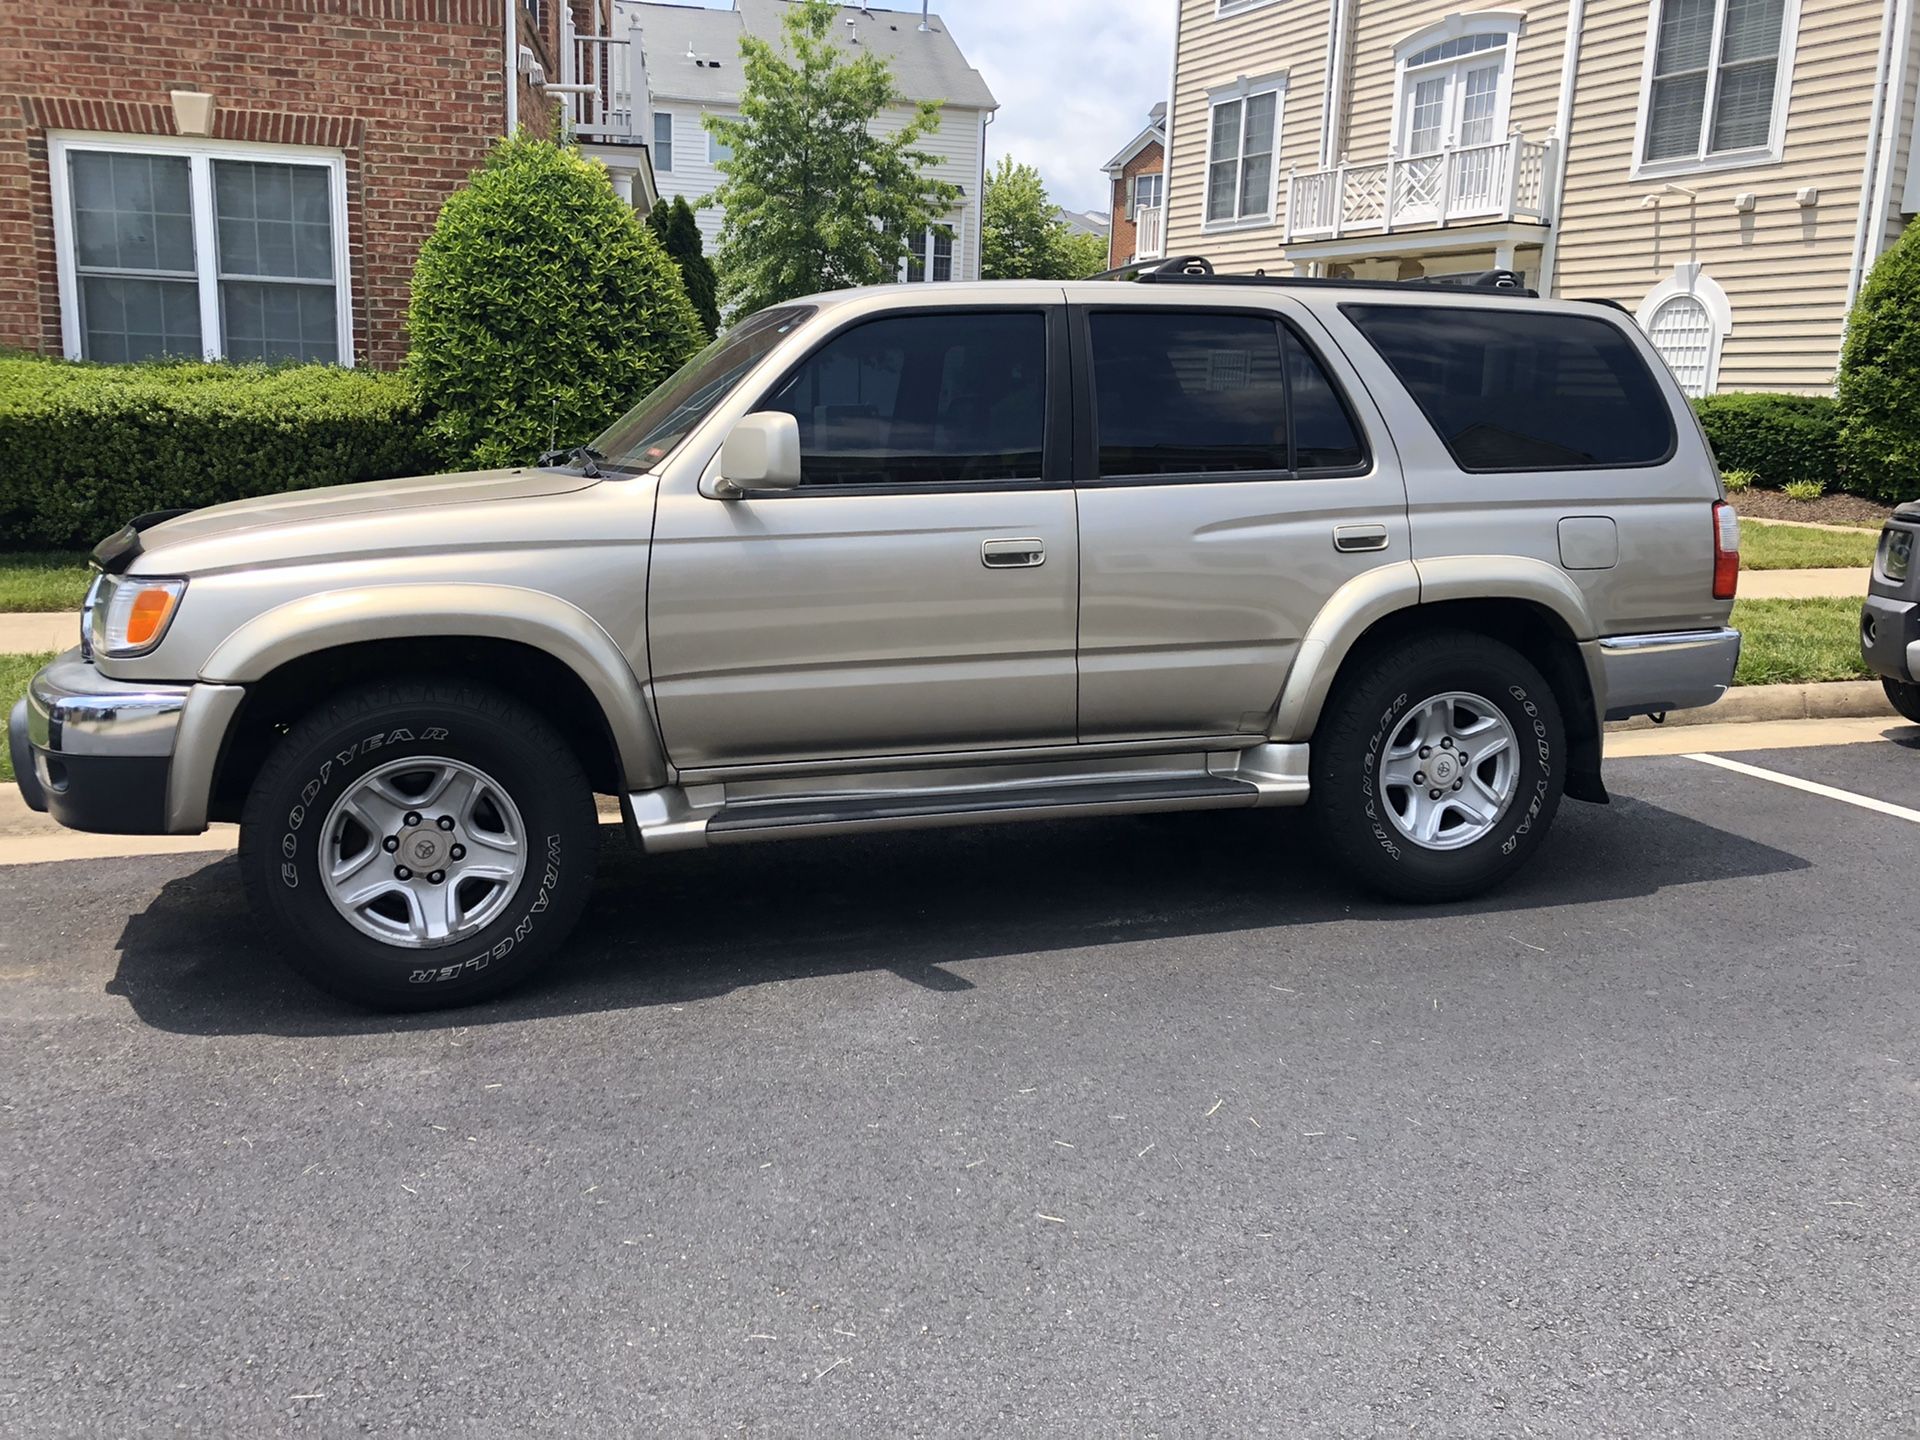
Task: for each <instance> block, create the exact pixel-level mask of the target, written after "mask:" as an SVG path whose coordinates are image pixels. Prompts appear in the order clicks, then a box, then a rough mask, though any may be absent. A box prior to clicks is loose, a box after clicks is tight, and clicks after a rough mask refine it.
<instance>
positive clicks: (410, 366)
mask: <svg viewBox="0 0 1920 1440" xmlns="http://www.w3.org/2000/svg"><path fill="white" fill-rule="evenodd" d="M407 325H408V329H409V332H410V335H411V340H412V350H411V352H410V353H409V354H408V356H407V372H408V375H409V377H410V379H411V380H412V383H413V387H414V391H415V393H416V394H417V395H418V396H419V397H420V400H421V403H422V405H423V407H424V408H425V409H426V410H427V411H428V412H429V413H431V414H432V416H433V420H432V422H431V429H432V433H433V435H434V437H435V438H436V439H437V440H438V441H439V442H440V443H441V444H442V445H443V446H445V447H446V450H447V453H448V454H449V455H450V456H452V457H453V459H454V463H455V464H460V465H469V466H475V467H482V466H489V465H514V464H520V463H524V462H526V461H529V460H532V459H533V458H534V457H535V456H536V455H538V454H539V453H540V452H541V451H542V450H545V449H547V448H548V447H549V445H550V444H553V443H557V444H559V445H562V446H571V445H577V444H580V443H582V442H584V441H586V440H590V439H592V438H593V437H594V436H595V435H596V434H598V433H599V432H600V430H601V429H602V428H603V427H604V426H605V425H606V424H607V423H608V422H609V421H611V420H612V419H614V418H615V417H616V416H617V415H619V414H620V413H621V412H622V411H624V410H625V409H626V408H627V407H628V406H630V405H632V404H633V402H634V401H635V400H637V399H638V398H639V397H640V396H642V395H644V394H646V392H647V391H649V390H651V389H652V388H653V387H654V386H655V385H658V384H659V383H660V382H661V381H662V380H664V379H666V378H667V376H669V375H671V374H672V373H673V372H674V371H675V370H677V369H678V368H679V367H680V363H681V362H682V361H683V360H685V359H686V358H687V356H689V355H691V354H692V353H693V352H694V351H695V350H697V349H699V348H700V344H701V336H700V320H699V317H698V316H696V315H695V314H694V311H693V305H692V304H691V303H690V302H689V301H688V299H687V291H686V287H685V286H684V285H682V284H681V282H680V274H679V271H677V270H676V269H675V268H674V265H673V262H672V261H671V260H669V259H668V258H667V252H666V251H665V250H664V249H663V248H662V247H661V245H660V242H659V240H657V239H656V238H655V237H654V234H653V232H652V231H651V230H649V229H648V228H647V227H646V226H645V225H644V224H643V223H641V220H640V217H639V216H638V215H636V214H634V212H633V207H632V206H631V205H629V204H628V203H627V202H626V201H624V200H622V199H621V198H620V197H619V196H618V195H617V194H615V193H614V189H613V182H612V181H611V180H609V179H608V178H607V171H606V167H605V166H603V165H600V164H597V163H595V162H594V161H591V160H586V159H583V158H582V157H581V156H580V153H579V152H578V151H576V150H572V149H569V148H566V147H564V146H560V145H556V144H554V143H552V142H551V141H548V140H536V139H533V138H531V137H529V136H527V135H525V134H524V133H523V134H520V135H516V136H515V137H513V138H512V139H510V140H502V141H500V142H499V143H498V144H496V145H495V146H494V147H493V151H492V153H491V154H490V155H488V157H487V162H486V164H485V166H483V167H482V168H481V169H480V170H478V171H476V172H475V173H474V175H473V177H472V179H471V180H469V181H468V183H467V185H466V186H465V188H463V189H460V190H457V191H455V192H454V193H453V195H452V196H451V197H449V198H448V200H447V203H446V204H445V205H444V206H442V207H441V210H440V218H439V219H438V220H437V221H435V222H434V227H433V233H432V234H431V235H429V236H428V237H427V241H426V244H425V245H423V246H422V247H421V249H420V259H419V261H418V263H417V264H416V265H415V267H414V271H413V300H412V305H411V307H410V308H409V309H408V312H407Z"/></svg>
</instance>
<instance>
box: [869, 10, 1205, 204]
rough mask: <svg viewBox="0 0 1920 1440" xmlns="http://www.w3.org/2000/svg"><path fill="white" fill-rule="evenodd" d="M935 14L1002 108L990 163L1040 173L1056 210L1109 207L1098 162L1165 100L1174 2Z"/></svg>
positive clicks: (991, 132)
mask: <svg viewBox="0 0 1920 1440" xmlns="http://www.w3.org/2000/svg"><path fill="white" fill-rule="evenodd" d="M892 3H894V4H895V5H896V6H899V7H900V8H908V6H909V5H910V4H911V0H907V4H906V5H902V3H901V0H892ZM934 9H935V10H936V11H938V12H939V13H940V14H941V15H942V17H943V18H944V19H945V20H946V22H947V25H948V27H949V28H950V30H951V32H952V34H953V38H954V40H955V41H956V42H957V43H958V44H959V46H960V50H961V53H963V54H964V55H965V56H966V57H967V60H968V62H969V63H970V64H972V65H973V67H974V68H975V69H977V70H978V71H979V72H980V73H981V74H982V75H984V76H985V77H986V80H987V86H988V88H990V89H991V90H992V91H993V94H994V98H995V99H997V100H998V101H999V102H1000V110H999V113H998V114H997V115H995V116H994V120H993V124H992V125H991V126H990V127H989V128H988V130H987V159H988V163H989V164H990V165H991V164H993V163H994V162H996V161H997V160H998V159H999V158H1000V156H1002V155H1012V156H1013V158H1014V159H1015V160H1020V161H1025V162H1026V163H1027V164H1029V165H1033V166H1035V167H1037V168H1038V169H1039V171H1040V174H1041V177H1042V178H1043V179H1044V180H1045V181H1046V182H1047V189H1048V191H1049V193H1051V194H1052V196H1053V198H1054V201H1055V202H1056V203H1057V204H1061V205H1065V206H1066V207H1067V208H1069V209H1072V210H1105V209H1106V208H1107V204H1108V195H1109V191H1108V188H1107V177H1106V176H1105V174H1103V173H1102V172H1101V169H1100V166H1101V165H1102V164H1103V163H1104V162H1105V161H1106V159H1107V158H1108V157H1109V156H1111V155H1112V154H1113V152H1114V151H1116V150H1118V149H1119V148H1120V147H1121V146H1122V145H1124V144H1126V143H1127V141H1129V140H1131V139H1132V138H1133V137H1134V136H1135V135H1137V134H1138V133H1139V131H1140V127H1141V126H1143V125H1145V124H1146V123H1147V111H1148V110H1149V109H1151V108H1152V107H1153V106H1154V105H1155V104H1156V103H1157V102H1159V101H1161V100H1164V99H1165V98H1166V92H1167V70H1168V65H1169V63H1170V61H1171V59H1172V55H1173V3H1172V0H946V3H945V4H939V3H937V0H936V4H935V6H934Z"/></svg>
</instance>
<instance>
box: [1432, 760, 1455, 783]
mask: <svg viewBox="0 0 1920 1440" xmlns="http://www.w3.org/2000/svg"><path fill="white" fill-rule="evenodd" d="M1431 768H1432V770H1433V778H1434V780H1435V781H1436V782H1437V783H1439V784H1443V785H1451V784H1452V783H1453V776H1454V772H1455V771H1456V770H1457V769H1458V768H1459V767H1458V766H1457V765H1455V764H1454V760H1453V757H1452V756H1451V755H1444V754H1443V755H1435V756H1434V757H1433V764H1432V766H1431Z"/></svg>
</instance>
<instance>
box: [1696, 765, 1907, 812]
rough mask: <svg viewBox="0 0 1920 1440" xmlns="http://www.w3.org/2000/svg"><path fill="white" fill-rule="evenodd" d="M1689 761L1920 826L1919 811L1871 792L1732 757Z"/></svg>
mask: <svg viewBox="0 0 1920 1440" xmlns="http://www.w3.org/2000/svg"><path fill="white" fill-rule="evenodd" d="M1686 758H1687V759H1689V760H1698V761H1699V762H1700V763H1701V764H1702V765H1718V766H1719V767H1720V768H1721V769H1722V770H1732V771H1734V772H1735V773H1736V774H1740V775H1751V776H1753V777H1754V778H1755V779H1756V780H1771V781H1772V782H1773V783H1774V784H1776V785H1785V786H1786V787H1787V788H1788V789H1790V790H1804V791H1806V792H1807V793H1808V794H1809V795H1822V796H1825V797H1826V798H1827V799H1829V800H1838V801H1840V802H1841V803H1843V804H1846V805H1858V806H1859V807H1860V808H1861V809H1862V810H1877V811H1878V812H1879V813H1880V814H1882V815H1892V816H1894V817H1895V818H1896V819H1900V820H1911V821H1913V823H1914V824H1916V825H1920V810H1909V809H1907V807H1906V806H1904V805H1889V804H1888V803H1887V802H1886V801H1885V800H1876V799H1874V798H1873V797H1872V796H1871V795H1856V794H1854V793H1853V792H1852V791H1851V790H1836V789H1834V788H1833V786H1831V785H1819V784H1816V783H1815V782H1813V781H1812V780H1802V779H1801V778H1800V777H1799V776H1798V775H1782V774H1781V773H1780V772H1779V771H1778V770H1762V769H1761V768H1760V767H1759V766H1758V765H1748V764H1745V763H1744V762H1742V761H1739V760H1729V759H1727V758H1726V757H1725V756H1724V755H1689V756H1687V757H1686Z"/></svg>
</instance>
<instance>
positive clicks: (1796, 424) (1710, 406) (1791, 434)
mask: <svg viewBox="0 0 1920 1440" xmlns="http://www.w3.org/2000/svg"><path fill="white" fill-rule="evenodd" d="M1693 408H1694V410H1695V411H1696V412H1697V413H1698V414H1699V416H1700V424H1701V425H1702V427H1703V428H1705V430H1706V432H1707V439H1708V440H1709V441H1711V442H1712V444H1713V453H1714V458H1715V459H1717V460H1718V461H1719V462H1720V472H1721V474H1722V476H1725V475H1726V474H1727V472H1729V471H1739V470H1744V471H1746V472H1748V473H1749V474H1750V475H1752V476H1753V483H1754V484H1756V485H1761V486H1765V487H1767V488H1768V489H1776V490H1777V489H1779V488H1781V487H1782V486H1785V485H1788V484H1791V483H1792V482H1793V481H1795V480H1818V481H1819V482H1820V483H1821V484H1822V485H1827V486H1831V487H1833V488H1834V489H1844V488H1846V487H1845V484H1844V480H1843V476H1842V474H1841V465H1840V421H1839V416H1838V414H1837V413H1836V412H1835V410H1834V407H1833V401H1831V400H1829V399H1828V398H1827V397H1826V396H1824V395H1776V394H1773V393H1771V392H1767V391H1753V390H1746V391H1742V390H1733V391H1728V392H1726V393H1725V394H1721V395H1707V396H1703V397H1702V398H1701V399H1698V400H1696V401H1694V402H1693Z"/></svg>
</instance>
